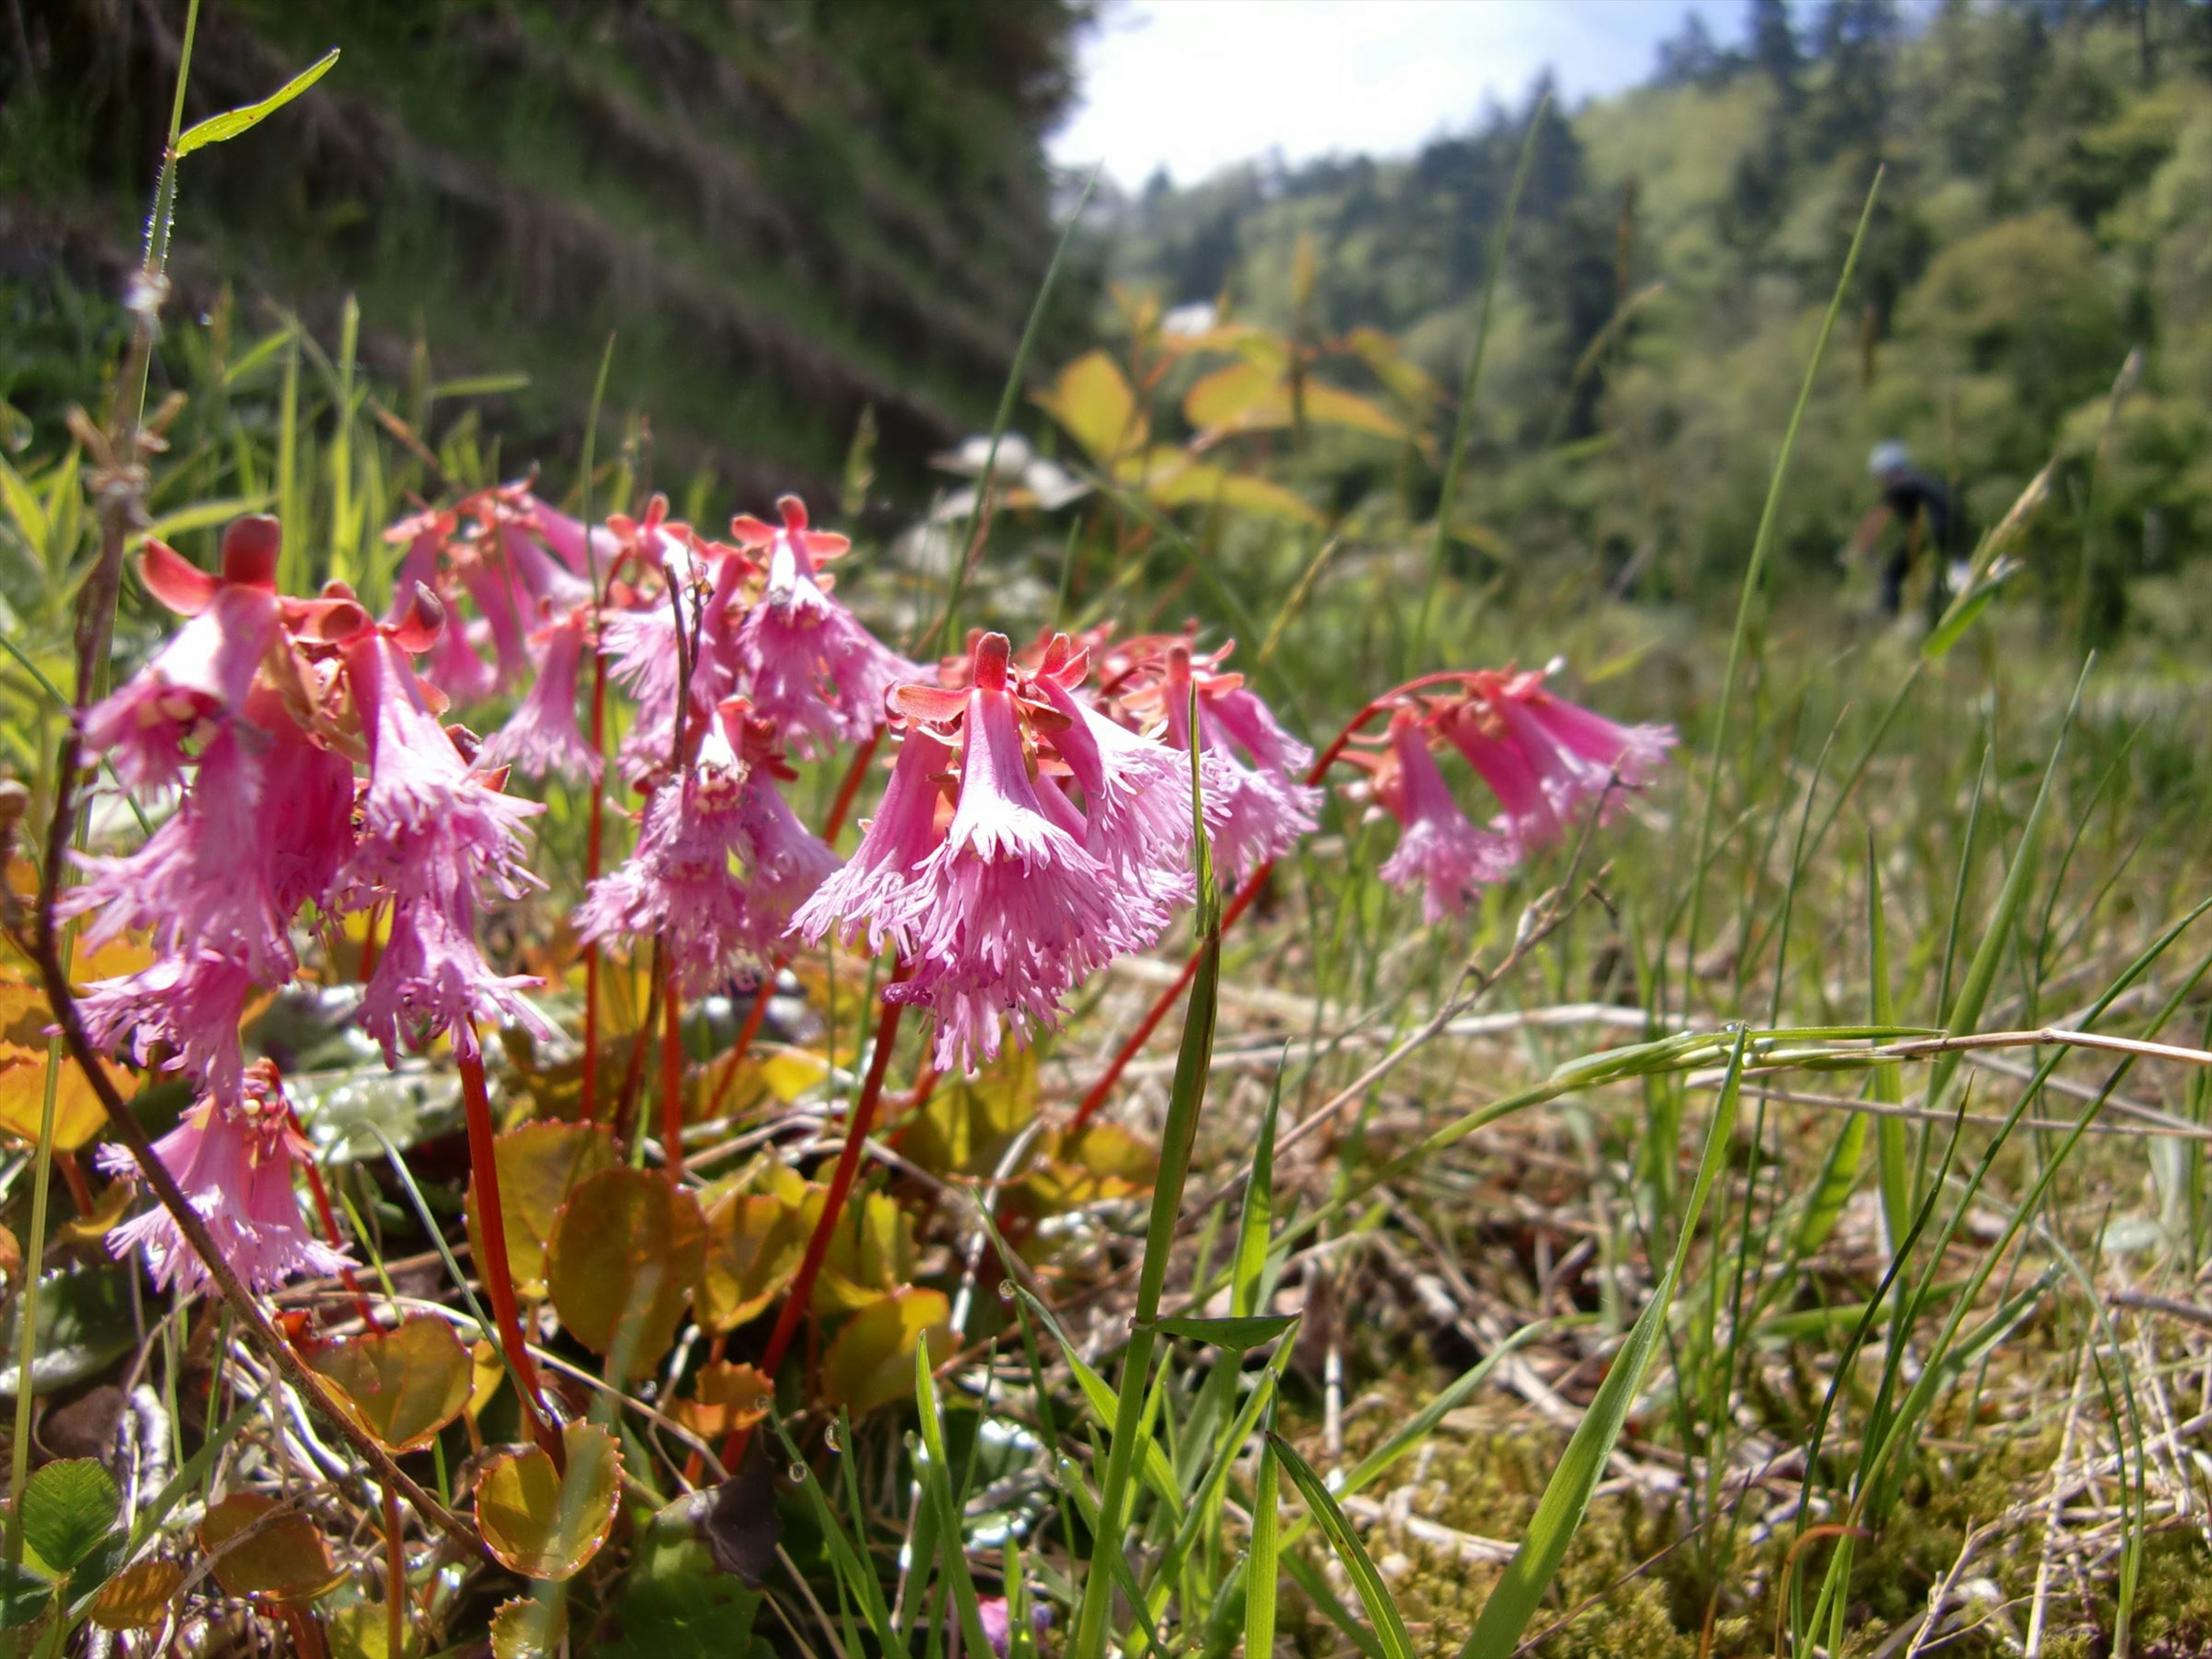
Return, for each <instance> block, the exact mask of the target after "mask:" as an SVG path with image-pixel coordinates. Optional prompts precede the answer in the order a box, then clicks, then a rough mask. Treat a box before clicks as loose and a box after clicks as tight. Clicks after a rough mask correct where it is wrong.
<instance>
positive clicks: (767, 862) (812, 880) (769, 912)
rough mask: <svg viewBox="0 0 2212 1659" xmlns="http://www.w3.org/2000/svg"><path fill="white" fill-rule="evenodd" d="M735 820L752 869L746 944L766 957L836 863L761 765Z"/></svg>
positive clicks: (747, 777) (747, 893) (742, 796)
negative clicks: (741, 833)
mask: <svg viewBox="0 0 2212 1659" xmlns="http://www.w3.org/2000/svg"><path fill="white" fill-rule="evenodd" d="M738 818H739V820H740V822H741V825H742V829H743V834H744V843H745V855H746V858H747V860H749V862H750V864H751V866H752V873H751V876H750V879H749V880H748V881H747V882H746V884H745V921H746V932H747V935H748V939H747V942H748V943H749V945H750V946H751V949H752V952H753V954H754V955H755V956H757V957H768V956H769V954H770V953H771V952H773V951H775V948H776V941H777V940H778V939H781V937H782V936H783V935H784V934H785V933H787V932H789V931H790V928H791V920H792V917H793V915H795V914H796V913H797V912H798V909H799V906H800V905H802V904H804V903H805V902H806V901H807V900H808V899H810V898H811V897H813V896H814V895H815V893H816V892H817V891H818V890H820V888H821V886H822V884H823V882H825V881H827V880H828V879H829V877H830V876H831V875H832V874H834V873H835V872H836V870H837V868H838V865H839V860H838V858H837V854H836V853H835V852H833V851H832V850H831V849H830V848H829V843H828V842H824V841H823V839H822V837H821V836H817V835H816V834H815V833H814V832H813V831H812V830H811V829H808V828H807V827H806V826H805V824H803V823H800V822H799V815H798V814H797V813H795V812H793V811H792V810H791V803H790V802H789V801H787V800H786V799H784V798H783V792H782V791H781V790H780V789H778V788H777V787H775V778H774V775H772V774H771V773H770V772H769V769H767V768H766V767H764V766H762V765H758V764H756V765H755V766H753V767H752V769H750V771H749V772H748V773H747V774H746V775H745V783H744V788H743V789H742V790H741V791H740V792H739V793H738Z"/></svg>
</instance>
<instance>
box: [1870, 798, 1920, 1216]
mask: <svg viewBox="0 0 2212 1659" xmlns="http://www.w3.org/2000/svg"><path fill="white" fill-rule="evenodd" d="M1866 860H1867V973H1868V978H1869V982H1870V983H1871V984H1872V986H1873V987H1874V998H1873V1008H1872V1012H1873V1015H1874V1020H1875V1024H1877V1025H1886V1024H1892V1023H1893V1022H1894V1021H1895V1019H1896V1018H1897V1008H1896V995H1895V993H1894V991H1893V989H1892V987H1891V984H1890V969H1889V922H1888V919H1887V917H1886V916H1885V915H1883V913H1882V908H1881V860H1879V859H1878V858H1877V857H1876V856H1875V847H1874V831H1873V830H1872V829H1869V830H1868V831H1867V851H1866ZM1872 1083H1873V1088H1874V1097H1875V1100H1876V1101H1877V1102H1878V1103H1881V1104H1882V1105H1885V1106H1901V1105H1903V1104H1904V1103H1905V1080H1904V1079H1902V1078H1901V1077H1899V1075H1898V1072H1897V1068H1896V1067H1895V1066H1876V1067H1875V1072H1874V1077H1873V1079H1872ZM1911 1146H1912V1139H1911V1135H1909V1134H1908V1133H1906V1132H1905V1120H1904V1119H1903V1118H1901V1117H1884V1118H1882V1119H1881V1120H1880V1121H1878V1122H1877V1123H1876V1124H1875V1167H1876V1175H1877V1178H1878V1179H1879V1181H1880V1182H1881V1213H1882V1221H1883V1225H1884V1226H1885V1228H1886V1229H1887V1231H1886V1232H1885V1234H1884V1237H1887V1239H1888V1241H1889V1247H1890V1249H1892V1250H1894V1249H1896V1248H1897V1245H1898V1242H1899V1240H1900V1239H1902V1238H1903V1237H1905V1233H1906V1232H1907V1231H1910V1229H1911V1225H1912V1169H1911V1164H1910V1163H1909V1162H1908V1159H1909V1158H1911Z"/></svg>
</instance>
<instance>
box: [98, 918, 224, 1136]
mask: <svg viewBox="0 0 2212 1659" xmlns="http://www.w3.org/2000/svg"><path fill="white" fill-rule="evenodd" d="M257 988H258V987H257V986H256V985H255V983H254V978H253V975H252V973H251V972H250V971H249V970H248V969H246V967H245V966H244V965H243V964H241V963H239V962H237V961H235V960H234V959H233V958H232V957H226V956H222V955H220V954H218V953H217V952H216V951H181V952H179V953H177V954H174V955H171V956H165V957H160V958H158V959H157V960H156V961H155V962H154V963H151V964H150V965H149V966H148V967H145V968H142V969H139V970H138V971H137V973H135V974H125V975H119V976H118V977H117V978H114V979H101V980H94V981H92V983H90V984H89V985H87V986H86V987H84V989H83V991H82V994H80V995H79V996H78V998H77V1012H78V1013H79V1014H80V1015H82V1018H83V1019H84V1026H85V1033H86V1035H87V1036H88V1037H90V1039H91V1040H92V1042H93V1044H94V1047H96V1048H103V1049H116V1048H125V1049H127V1051H128V1052H129V1053H130V1054H131V1060H132V1061H133V1062H134V1063H135V1064H137V1065H139V1066H147V1065H150V1064H152V1063H153V1060H154V1058H155V1052H156V1051H157V1050H159V1049H164V1048H166V1049H167V1051H168V1054H167V1059H166V1060H163V1061H162V1062H161V1069H162V1070H164V1071H167V1072H182V1073H185V1074H186V1075H188V1076H191V1077H196V1078H197V1079H200V1081H201V1083H202V1084H203V1085H204V1086H205V1088H206V1090H207V1091H208V1093H209V1094H210V1096H212V1097H214V1098H216V1099H217V1100H235V1099H236V1098H238V1092H239V1090H240V1086H241V1083H242V1079H243V1075H244V1066H245V1061H244V1059H243V1057H242V1056H241V1055H240V1052H239V1037H238V1032H239V1026H240V1024H241V1023H242V1022H243V1020H244V1019H245V1018H246V999H247V998H248V997H250V996H252V994H253V993H254V991H255V990H256V989H257Z"/></svg>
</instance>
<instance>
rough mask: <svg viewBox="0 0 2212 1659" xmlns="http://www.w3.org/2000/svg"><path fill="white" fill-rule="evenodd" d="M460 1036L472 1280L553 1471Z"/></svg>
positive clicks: (481, 1100) (475, 1075)
mask: <svg viewBox="0 0 2212 1659" xmlns="http://www.w3.org/2000/svg"><path fill="white" fill-rule="evenodd" d="M466 1036H467V1041H466V1042H465V1043H463V1044H460V1045H457V1048H456V1052H457V1053H458V1054H459V1060H460V1069H461V1104H462V1109H463V1112H464V1114H465V1116H466V1117H467V1119H468V1125H469V1167H470V1170H471V1173H472V1174H473V1175H474V1176H475V1183H474V1184H475V1187H476V1198H477V1207H478V1210H479V1212H480V1213H479V1214H478V1215H477V1237H478V1238H479V1239H480V1240H481V1242H482V1244H483V1256H484V1259H483V1261H481V1262H479V1263H477V1268H478V1273H477V1277H478V1278H480V1279H483V1287H484V1294H485V1295H486V1296H488V1297H490V1298H491V1313H492V1321H493V1322H494V1323H495V1324H496V1325H497V1326H498V1328H499V1342H500V1346H501V1347H502V1348H504V1349H506V1350H507V1363H508V1364H511V1365H513V1367H514V1374H515V1376H517V1377H519V1378H520V1380H521V1383H522V1389H521V1395H522V1415H523V1419H524V1420H525V1421H526V1423H527V1424H528V1425H529V1426H530V1433H531V1437H532V1438H533V1439H535V1440H536V1441H537V1442H538V1444H539V1445H540V1446H541V1447H543V1448H544V1451H545V1455H547V1456H548V1457H550V1458H551V1459H552V1460H553V1467H554V1468H556V1469H561V1468H565V1467H566V1465H567V1462H568V1459H567V1456H566V1455H565V1449H564V1448H563V1447H562V1443H561V1437H560V1436H559V1434H557V1433H556V1432H555V1431H554V1428H553V1424H552V1420H551V1419H550V1416H549V1415H548V1414H547V1413H546V1410H545V1404H544V1400H543V1398H542V1397H541V1385H540V1383H538V1362H537V1361H536V1360H534V1359H532V1358H531V1357H530V1346H529V1344H528V1343H526V1342H525V1341H524V1340H522V1315H521V1312H520V1310H519V1309H518V1308H517V1307H516V1305H515V1301H514V1270H513V1267H510V1266H509V1265H508V1264H507V1218H506V1217H505V1215H504V1214H502V1213H501V1209H500V1202H499V1160H498V1158H497V1157H496V1155H495V1153H494V1152H493V1148H492V1127H491V1095H490V1092H489V1091H488V1090H487V1089H486V1088H485V1087H484V1072H483V1050H482V1049H480V1048H477V1042H476V1033H475V1032H474V1030H470V1031H468V1032H467V1033H466Z"/></svg>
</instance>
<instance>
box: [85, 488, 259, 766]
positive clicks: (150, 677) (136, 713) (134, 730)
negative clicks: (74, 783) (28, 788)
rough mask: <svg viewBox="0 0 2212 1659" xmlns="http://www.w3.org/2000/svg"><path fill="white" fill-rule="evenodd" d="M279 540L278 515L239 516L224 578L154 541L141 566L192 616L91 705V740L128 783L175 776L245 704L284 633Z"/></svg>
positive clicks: (152, 587)
mask: <svg viewBox="0 0 2212 1659" xmlns="http://www.w3.org/2000/svg"><path fill="white" fill-rule="evenodd" d="M280 539H281V537H280V532H278V530H277V526H276V520H274V519H270V518H247V519H240V520H238V521H237V522H236V523H234V524H233V525H232V526H230V528H229V529H228V531H226V532H224V535H223V538H222V563H223V574H222V575H221V576H220V577H217V576H212V575H210V574H208V573H207V572H205V571H204V570H201V569H199V568H197V566H195V565H193V564H191V562H188V561H186V560H185V559H184V558H183V557H182V556H179V554H177V553H176V552H175V551H173V550H172V549H170V548H169V547H168V546H167V545H166V544H163V543H161V542H158V541H153V540H149V541H148V542H147V544H146V547H145V550H144V551H143V553H141V554H140V555H139V574H140V575H141V576H142V577H143V579H144V580H145V583H146V586H147V588H148V590H149V592H152V593H153V595H154V597H155V599H159V600H161V603H162V604H164V605H167V606H168V607H169V609H170V610H172V611H176V612H177V613H178V614H179V615H180V616H183V617H188V618H189V619H190V620H188V621H187V622H186V623H185V625H184V627H183V628H181V629H179V630H178V631H177V633H176V635H174V636H173V638H172V639H171V640H170V641H169V642H168V643H167V645H165V646H163V647H161V651H160V652H159V653H157V654H156V655H155V658H154V659H153V660H152V661H151V662H149V663H148V664H147V665H145V666H144V667H143V668H142V669H140V670H139V671H138V672H137V674H135V675H134V676H132V677H131V680H130V682H129V683H128V684H125V686H123V687H122V689H121V690H118V691H117V692H115V693H114V695H112V696H109V697H107V698H106V699H105V700H103V701H102V702H99V703H97V704H95V705H94V707H92V708H88V709H87V710H86V711H85V715H84V727H83V732H84V741H85V744H86V746H87V747H88V748H89V749H90V750H92V751H93V752H94V754H104V755H106V756H107V757H108V759H109V761H110V762H111V763H112V765H113V766H114V768H115V772H116V775H117V776H118V777H119V778H121V779H122V780H123V781H124V782H125V784H127V785H129V786H131V787H134V788H140V789H159V788H165V787H168V786H170V785H172V784H174V783H176V782H177V781H179V778H180V777H181V775H182V772H183V767H184V763H185V751H186V749H187V746H188V745H190V744H194V743H197V742H200V741H204V740H205V739H206V738H210V737H211V736H212V735H213V734H214V732H216V729H217V727H218V726H219V725H220V724H221V723H222V721H223V720H227V719H229V718H232V717H234V716H235V715H236V714H237V713H238V711H239V709H240V706H241V705H242V704H243V703H244V702H245V701H246V690H247V688H248V687H249V686H251V685H252V683H253V676H254V672H255V671H256V670H257V669H258V668H259V667H260V665H261V659H262V657H263V656H264V654H265V653H267V651H268V650H269V648H270V646H271V645H273V644H275V643H276V638H277V631H278V628H279V624H280V621H281V617H282V612H283V606H282V602H281V601H280V600H279V599H277V597H276V551H277V547H278V544H279V542H280Z"/></svg>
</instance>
